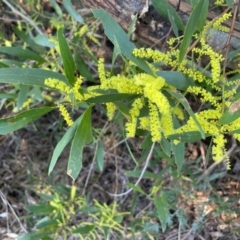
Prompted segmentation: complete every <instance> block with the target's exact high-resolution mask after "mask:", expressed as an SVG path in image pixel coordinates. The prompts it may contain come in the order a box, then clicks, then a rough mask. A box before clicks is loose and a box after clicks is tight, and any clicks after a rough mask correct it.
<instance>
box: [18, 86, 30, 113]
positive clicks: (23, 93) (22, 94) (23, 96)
mask: <svg viewBox="0 0 240 240" xmlns="http://www.w3.org/2000/svg"><path fill="white" fill-rule="evenodd" d="M28 92H29V86H27V85H22V86H21V88H20V91H19V93H18V99H17V109H18V110H20V108H21V107H22V105H23V103H24V102H25V101H26V100H27V96H28Z"/></svg>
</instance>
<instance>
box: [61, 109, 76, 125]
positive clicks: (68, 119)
mask: <svg viewBox="0 0 240 240" xmlns="http://www.w3.org/2000/svg"><path fill="white" fill-rule="evenodd" d="M59 111H60V113H61V115H62V116H63V118H64V120H65V121H66V123H67V125H68V126H69V127H70V126H72V125H73V120H72V119H71V117H70V114H69V113H68V111H67V109H66V108H65V107H64V105H63V104H60V105H59Z"/></svg>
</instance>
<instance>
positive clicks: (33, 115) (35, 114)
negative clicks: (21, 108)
mask: <svg viewBox="0 0 240 240" xmlns="http://www.w3.org/2000/svg"><path fill="white" fill-rule="evenodd" d="M53 109H54V108H52V107H41V108H33V109H30V110H27V111H25V112H21V113H19V114H17V115H15V116H13V117H9V118H3V119H0V135H5V134H8V133H11V132H13V131H16V130H18V129H20V128H22V127H24V126H26V125H27V124H29V123H30V122H33V121H35V120H36V119H38V118H39V117H41V116H42V115H44V114H46V113H48V112H50V111H52V110H53Z"/></svg>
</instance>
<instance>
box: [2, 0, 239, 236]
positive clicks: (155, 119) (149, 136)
mask: <svg viewBox="0 0 240 240" xmlns="http://www.w3.org/2000/svg"><path fill="white" fill-rule="evenodd" d="M153 5H154V6H155V7H156V9H159V7H160V6H159V3H158V1H153ZM165 10H166V15H168V13H167V12H168V11H170V12H171V13H172V14H173V15H174V16H178V15H177V13H176V12H175V10H174V9H173V8H171V6H170V5H166V9H165ZM207 11H208V1H206V0H204V1H197V3H195V4H193V11H192V13H191V15H190V17H189V19H188V22H187V24H186V26H185V27H184V26H183V23H182V22H181V19H180V18H179V17H176V19H175V20H174V19H172V18H170V20H171V22H172V24H173V26H174V29H181V30H183V33H184V34H183V35H182V36H178V32H177V31H175V34H176V35H177V36H176V37H173V38H171V39H169V40H168V50H167V51H166V52H161V51H159V50H154V49H152V48H136V47H135V45H134V44H133V43H132V42H131V41H130V40H129V37H128V35H127V34H126V33H125V32H124V30H123V29H122V28H121V27H120V26H119V25H118V24H117V23H116V22H115V21H114V19H113V18H112V17H111V16H110V15H109V14H108V13H107V12H105V11H104V10H93V14H94V16H95V17H96V18H97V19H100V21H101V22H102V24H103V27H104V30H105V33H106V35H107V37H108V38H109V39H110V41H111V42H112V43H113V45H114V53H113V54H114V55H113V61H112V64H113V65H114V62H115V60H116V57H117V56H120V57H121V58H122V60H123V68H122V71H121V73H119V74H114V71H113V70H111V71H108V70H106V69H105V66H104V59H98V74H99V80H100V82H99V84H95V85H94V86H90V87H85V86H84V85H83V84H82V83H83V79H84V77H83V76H79V77H75V71H76V62H75V60H74V58H73V56H72V53H71V49H72V48H73V47H72V45H71V47H69V44H68V43H67V40H66V39H65V37H64V36H63V32H64V31H63V29H62V28H59V30H58V37H57V41H55V42H54V43H55V44H56V46H55V50H56V51H57V52H59V54H60V55H61V58H62V63H63V70H64V74H60V73H58V72H54V71H49V70H44V69H41V64H39V65H36V67H37V68H1V69H0V82H2V83H11V84H22V86H27V89H29V88H28V86H34V88H33V89H36V88H37V89H39V90H40V91H45V90H46V89H50V90H51V91H57V92H59V93H61V96H62V97H61V98H59V99H58V100H57V101H54V102H51V99H50V100H49V101H50V102H51V104H49V103H48V104H45V105H44V104H43V105H42V106H41V107H37V108H35V107H33V105H31V101H30V102H29V101H28V100H27V97H26V98H25V99H26V100H27V103H28V104H27V106H28V108H29V109H28V110H22V111H21V112H20V113H17V114H15V115H14V116H12V117H9V118H3V119H1V120H0V133H1V134H3V135H4V134H8V133H10V132H13V131H15V130H17V129H20V128H22V127H24V126H25V125H27V124H28V123H30V122H32V121H35V120H36V119H38V118H39V117H40V116H42V115H44V114H46V113H48V112H50V111H52V110H54V109H56V108H57V109H59V111H60V113H61V115H62V117H63V119H64V120H65V122H66V124H67V126H68V129H67V131H66V133H65V134H64V136H63V137H62V139H61V140H60V141H59V142H58V144H57V146H56V147H55V150H54V152H53V154H52V158H51V162H50V166H49V174H50V173H51V172H52V170H53V169H54V166H55V164H56V162H57V160H58V157H59V156H60V154H61V153H62V151H63V150H64V148H65V147H66V146H67V144H68V143H69V142H71V149H70V155H69V159H68V169H67V174H68V175H69V176H71V177H72V179H73V180H75V179H76V178H77V177H78V176H79V174H81V169H82V153H83V150H84V147H85V146H86V145H87V144H89V143H92V142H94V143H95V146H96V148H98V147H99V146H100V145H99V144H97V141H100V140H99V138H98V137H94V134H93V129H92V124H91V114H92V108H93V106H94V105H95V104H104V105H105V106H106V109H107V117H108V119H109V120H110V121H112V120H113V119H114V117H115V116H116V114H118V116H120V119H121V121H122V126H123V129H122V131H123V132H124V135H125V136H126V138H136V137H141V138H142V139H143V142H142V144H141V148H142V149H143V153H144V154H146V153H147V155H148V157H147V161H146V164H145V167H144V169H142V173H141V175H139V180H140V179H141V177H142V176H143V174H144V171H145V170H146V167H147V164H148V163H149V161H151V155H152V153H153V151H154V149H156V148H158V149H159V150H160V151H162V152H163V154H164V155H165V156H166V157H168V158H172V159H173V160H174V162H175V164H176V168H177V171H178V173H179V174H181V171H182V168H183V165H184V152H185V143H188V142H196V141H200V140H201V139H205V138H206V137H211V139H212V143H211V146H212V147H211V151H212V159H213V160H214V161H216V162H221V161H223V160H226V166H227V168H228V167H229V158H228V156H227V149H226V146H225V145H226V135H231V136H233V137H234V138H235V139H236V140H240V128H239V126H240V118H239V116H240V112H239V106H240V104H239V81H240V78H239V71H240V70H239V69H240V68H239V69H236V70H235V71H234V72H231V75H230V76H233V75H234V74H235V75H234V77H230V76H229V75H228V74H227V73H226V63H227V61H228V60H229V59H230V57H229V55H223V54H222V53H221V52H217V51H216V50H215V49H213V47H212V46H210V45H209V44H208V40H209V38H211V35H212V34H213V33H214V31H219V30H220V31H227V32H228V31H229V29H228V28H226V27H223V25H222V23H223V22H224V21H226V20H227V19H229V18H231V17H232V13H231V12H230V11H225V12H224V13H223V14H221V15H220V16H219V17H218V18H216V19H213V20H212V21H209V22H207V23H206V16H207ZM199 12H200V13H201V14H199ZM85 30H86V27H84V28H82V30H81V33H79V34H80V35H81V36H82V35H83V34H85ZM89 36H91V34H90V35H89ZM92 39H94V38H93V37H92ZM94 41H96V39H95V40H94ZM235 57H238V58H239V55H237V54H236V56H235ZM203 58H207V59H209V63H208V64H206V65H205V66H202V65H201V62H202V59H203ZM37 60H38V61H41V60H42V61H44V59H42V58H38V59H37ZM239 67H240V66H239ZM25 88H26V87H25ZM25 88H24V89H25ZM24 89H23V90H20V92H22V91H24ZM45 94H46V93H45ZM189 95H191V96H194V97H195V98H197V99H198V101H200V102H201V108H199V109H194V110H193V109H191V107H190V104H189V102H188V98H187V97H186V96H189ZM35 100H36V99H35ZM43 100H45V99H42V100H41V101H42V103H44V101H43ZM25 106H26V104H25V105H24V104H23V105H22V106H21V107H22V108H23V109H24V107H25ZM80 108H82V109H84V111H83V113H82V114H81V115H80V116H79V117H78V118H77V119H73V117H72V116H73V115H72V112H73V111H74V110H78V109H80ZM70 109H72V112H71V111H70ZM96 139H97V140H96ZM97 164H98V166H99V168H100V169H103V161H102V159H101V160H99V159H98V163H97ZM138 183H139V181H137V183H135V186H134V185H132V188H133V189H135V190H136V189H137V184H138ZM123 194H126V193H123ZM120 195H121V194H120ZM120 195H116V196H120ZM149 196H150V198H151V199H152V201H153V202H154V203H155V205H156V212H157V216H158V218H159V220H160V222H161V228H162V230H163V231H164V230H165V229H166V225H167V223H169V219H168V216H169V215H168V210H166V208H167V204H166V202H167V200H166V197H165V196H164V194H163V192H161V186H155V187H154V188H153V189H152V192H151V194H150V195H149ZM97 205H98V204H97ZM98 207H99V205H98ZM99 208H100V207H99ZM92 228H94V226H92V225H91V229H90V230H89V232H90V231H91V230H92Z"/></svg>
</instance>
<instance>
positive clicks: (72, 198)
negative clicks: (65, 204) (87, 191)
mask: <svg viewBox="0 0 240 240" xmlns="http://www.w3.org/2000/svg"><path fill="white" fill-rule="evenodd" d="M76 192H77V188H76V186H74V185H73V186H72V187H71V194H70V200H71V201H73V200H74V198H75V196H76Z"/></svg>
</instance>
